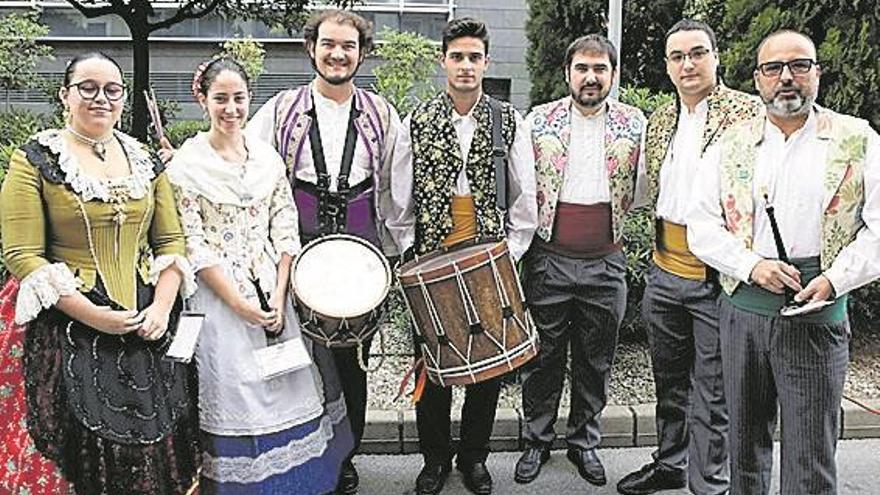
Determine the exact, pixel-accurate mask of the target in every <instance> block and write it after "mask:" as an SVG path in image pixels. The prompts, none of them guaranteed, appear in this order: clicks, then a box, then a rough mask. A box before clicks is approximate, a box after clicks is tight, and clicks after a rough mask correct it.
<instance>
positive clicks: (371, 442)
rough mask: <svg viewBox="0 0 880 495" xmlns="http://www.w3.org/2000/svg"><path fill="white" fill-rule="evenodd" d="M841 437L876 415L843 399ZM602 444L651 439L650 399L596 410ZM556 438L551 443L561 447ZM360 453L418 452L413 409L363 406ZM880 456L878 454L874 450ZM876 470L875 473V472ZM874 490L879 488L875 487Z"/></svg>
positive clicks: (509, 424) (505, 415) (878, 431)
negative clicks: (600, 411)
mask: <svg viewBox="0 0 880 495" xmlns="http://www.w3.org/2000/svg"><path fill="white" fill-rule="evenodd" d="M865 403H866V404H867V405H868V406H869V407H873V408H874V409H880V400H874V401H865ZM458 415H459V411H458V410H457V409H455V408H454V410H453V426H452V431H453V435H457V432H458V427H459V423H458V420H459V416H458ZM840 417H841V422H842V426H843V428H841V438H843V439H857V438H880V416H878V415H874V414H870V413H868V412H867V411H865V410H863V409H861V408H859V407H857V406H856V405H854V404H852V403H850V402H848V401H846V400H844V402H843V407H842V408H841V415H840ZM567 420H568V411H566V410H562V411H560V415H559V420H558V421H557V423H556V431H557V432H558V433H562V432H564V431H565V423H566V421H567ZM602 431H603V439H602V445H601V446H602V447H642V446H650V445H656V441H657V440H656V431H657V430H656V426H655V421H654V404H642V405H638V406H608V407H606V408H605V412H604V414H603V416H602ZM563 447H564V443H563V442H562V441H561V440H557V441H556V443H554V448H563ZM491 448H492V450H493V451H513V450H521V449H522V448H523V445H522V414H521V412H520V411H519V410H517V409H499V410H498V412H497V414H496V416H495V426H494V428H493V430H492V440H491ZM361 452H362V453H363V454H411V453H415V452H418V433H417V431H416V417H415V410H413V409H406V410H396V411H392V410H369V411H367V425H366V430H365V431H364V440H363V443H362V445H361ZM878 457H880V454H878ZM878 476H880V475H878ZM878 493H880V492H878Z"/></svg>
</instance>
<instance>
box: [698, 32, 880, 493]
mask: <svg viewBox="0 0 880 495" xmlns="http://www.w3.org/2000/svg"><path fill="white" fill-rule="evenodd" d="M821 75H822V70H821V67H820V66H819V64H818V63H817V62H816V47H815V45H814V44H813V42H812V40H810V38H809V37H807V36H806V35H804V34H802V33H799V32H796V31H791V30H783V31H778V32H775V33H773V34H771V35H769V36H768V37H767V38H765V39H764V40H763V41H762V42H761V44H760V46H759V48H758V57H757V65H756V68H755V72H754V78H755V85H756V87H757V89H758V91H759V92H760V95H761V98H762V99H763V101H764V105H765V107H766V116H761V117H756V118H753V119H750V120H747V121H745V122H741V123H739V124H737V125H735V126H734V127H732V128H731V129H730V130H728V131H727V132H726V133H725V134H724V135H723V136H722V137H721V138H720V139H719V141H718V143H716V145H715V146H713V147H712V148H710V149H709V150H708V151H707V153H706V156H705V158H704V161H703V162H702V163H701V164H700V167H699V169H698V170H697V176H696V181H695V184H694V186H695V187H694V191H695V194H694V199H693V202H692V208H691V209H690V211H689V214H688V216H687V221H688V243H689V245H690V247H691V249H692V251H693V252H694V253H695V254H696V255H697V256H698V257H699V258H700V259H702V260H703V261H704V262H705V263H707V264H708V265H710V266H712V267H714V268H715V269H717V270H718V272H719V273H720V274H721V275H720V283H721V286H722V288H723V290H724V292H723V294H722V295H721V298H720V309H719V328H720V334H721V355H722V362H723V366H724V370H723V372H724V385H725V393H726V397H727V404H728V409H729V412H730V465H731V480H730V492H731V493H736V494H766V493H769V491H770V473H771V468H772V464H773V455H772V454H773V432H774V430H775V427H776V423H777V419H779V420H781V459H782V469H781V492H782V493H783V494H785V495H790V494H806V493H810V494H833V493H836V492H837V473H836V466H835V462H834V455H835V451H836V447H837V438H838V436H839V433H840V417H839V411H840V401H841V396H842V393H843V383H844V377H845V374H846V367H847V362H848V360H849V350H848V344H849V339H850V328H849V320H848V316H847V311H846V300H847V294H848V293H849V292H850V291H852V290H854V289H856V288H858V287H860V286H862V285H865V284H867V283H869V282H871V281H873V280H875V279H876V278H877V277H878V276H880V263H878V261H877V260H878V257H880V238H878V234H880V136H878V135H877V133H876V132H875V131H874V130H872V129H871V127H870V126H869V124H868V123H867V122H866V121H864V120H862V119H858V118H855V117H851V116H848V115H842V114H839V113H836V112H833V111H831V110H828V109H826V108H822V107H820V106H818V105H816V104H815V99H816V96H817V94H818V91H819V79H820V76H821ZM777 407H778V410H779V413H778V415H779V416H781V418H777Z"/></svg>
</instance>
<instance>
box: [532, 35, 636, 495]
mask: <svg viewBox="0 0 880 495" xmlns="http://www.w3.org/2000/svg"><path fill="white" fill-rule="evenodd" d="M563 69H564V70H565V80H566V82H567V83H568V85H569V90H570V93H571V95H570V96H566V97H565V98H562V99H560V100H556V101H553V102H550V103H546V104H544V105H540V106H537V107H535V108H534V109H533V110H532V112H531V113H530V114H529V115H528V117H526V122H527V123H528V124H529V125H530V126H531V128H532V144H533V145H534V148H535V167H536V173H537V181H538V186H537V187H538V189H537V200H538V228H537V230H536V234H537V235H536V237H535V239H534V241H533V243H532V246H531V248H530V249H529V252H528V254H527V255H526V256H525V258H524V267H523V268H524V272H523V276H524V290H525V293H526V300H527V301H528V303H529V307H530V309H531V312H532V317H533V318H534V320H535V324H536V325H537V327H538V332H539V335H540V337H541V349H540V351H539V354H538V357H537V358H536V359H535V360H534V361H532V362H531V363H530V364H528V365H526V367H525V369H524V371H523V375H522V376H523V385H522V394H523V412H524V415H525V418H524V419H525V425H524V431H523V436H524V437H525V440H526V442H527V448H526V451H525V452H524V453H523V455H522V457H521V458H520V459H519V462H517V465H516V471H515V479H516V481H518V482H520V483H528V482H531V481H532V480H534V479H535V478H536V477H537V476H538V473H539V472H540V469H541V464H543V463H544V462H546V461H547V459H548V457H549V448H550V444H551V442H552V441H553V439H554V436H555V432H554V431H553V424H554V423H555V422H556V416H557V409H558V407H559V399H560V396H561V394H562V385H563V376H564V374H565V368H566V354H567V349H568V347H569V344H570V345H571V413H570V415H569V418H568V433H567V435H566V442H567V443H568V459H569V460H570V461H571V462H572V463H574V465H575V466H576V467H577V470H578V472H579V474H580V475H581V477H583V478H584V479H585V480H587V481H588V482H590V483H592V484H594V485H604V484H605V483H606V478H605V469H604V467H603V466H602V463H601V461H600V460H599V457H598V456H597V454H596V447H598V445H599V441H600V439H601V432H600V430H599V415H600V414H601V412H602V409H603V408H604V407H605V402H606V395H607V388H608V378H609V375H610V372H611V365H612V363H613V361H614V349H615V347H616V346H617V336H618V330H619V328H620V323H621V321H622V320H623V314H624V310H625V307H626V258H625V257H624V255H623V252H622V251H621V247H622V243H623V235H622V230H623V221H624V218H625V217H626V215H627V213H628V212H629V211H630V209H631V207H632V206H633V204H634V202H635V201H636V199H637V194H636V190H637V185H639V184H640V183H641V182H642V180H643V179H644V177H643V175H644V165H643V164H644V153H643V140H644V133H645V117H644V116H643V115H642V112H641V111H639V110H638V109H636V108H633V107H630V106H627V105H624V104H622V103H619V102H617V101H616V100H612V99H608V98H607V97H608V93H609V91H610V90H611V85H612V82H613V81H614V73H615V71H616V70H617V51H616V49H615V48H614V46H613V45H612V44H611V42H609V41H608V40H607V39H606V38H604V37H603V36H600V35H595V34H591V35H587V36H584V37H582V38H579V39H577V40H575V41H574V42H573V43H572V44H571V45H569V47H568V50H567V52H566V56H565V65H564V67H563ZM639 176H642V177H641V178H639ZM639 187H640V188H641V186H640V185H639ZM640 190H641V189H640Z"/></svg>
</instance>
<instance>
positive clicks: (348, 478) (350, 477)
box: [336, 459, 361, 495]
mask: <svg viewBox="0 0 880 495" xmlns="http://www.w3.org/2000/svg"><path fill="white" fill-rule="evenodd" d="M360 481H361V480H360V478H359V477H358V472H357V469H355V468H354V464H352V462H351V460H350V459H349V460H347V461H344V462H343V463H342V471H340V473H339V482H338V483H336V493H337V494H338V495H354V494H355V493H357V491H358V485H359V484H360Z"/></svg>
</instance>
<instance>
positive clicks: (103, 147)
mask: <svg viewBox="0 0 880 495" xmlns="http://www.w3.org/2000/svg"><path fill="white" fill-rule="evenodd" d="M65 129H66V130H67V132H69V133H70V134H71V135H72V136H73V137H74V138H76V140H77V141H79V142H81V143H85V144H87V145H89V146H90V147H91V148H92V153H94V155H95V156H97V157H98V159H100V160H101V161H102V162H103V161H107V143H109V142H110V141H113V137H114V136H113V132H112V131H111V132H110V134H109V135H107V136H104V137H102V138H100V139H92V138H90V137H88V136H84V135H82V134H80V133H78V132H76V131H75V130H73V127H71V126H69V125H68V126H66V127H65Z"/></svg>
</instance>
